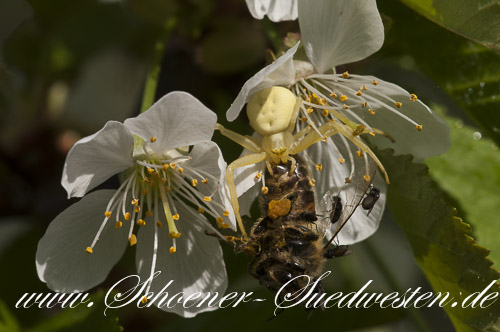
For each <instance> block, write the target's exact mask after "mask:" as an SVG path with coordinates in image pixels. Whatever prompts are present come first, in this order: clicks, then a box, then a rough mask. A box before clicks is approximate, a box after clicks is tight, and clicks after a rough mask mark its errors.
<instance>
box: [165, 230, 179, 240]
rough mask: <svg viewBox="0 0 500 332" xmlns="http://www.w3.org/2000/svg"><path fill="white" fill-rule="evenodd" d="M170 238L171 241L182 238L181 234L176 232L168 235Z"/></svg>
mask: <svg viewBox="0 0 500 332" xmlns="http://www.w3.org/2000/svg"><path fill="white" fill-rule="evenodd" d="M168 237H169V238H171V239H178V238H180V237H181V233H179V232H176V231H172V232H169V233H168Z"/></svg>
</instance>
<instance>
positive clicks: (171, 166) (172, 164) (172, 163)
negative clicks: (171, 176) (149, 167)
mask: <svg viewBox="0 0 500 332" xmlns="http://www.w3.org/2000/svg"><path fill="white" fill-rule="evenodd" d="M168 165H169V166H170V168H171V169H175V167H176V166H177V165H176V164H175V163H174V162H171V163H170V164H168Z"/></svg>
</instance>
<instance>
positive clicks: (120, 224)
mask: <svg viewBox="0 0 500 332" xmlns="http://www.w3.org/2000/svg"><path fill="white" fill-rule="evenodd" d="M122 226H123V223H122V222H121V221H120V220H118V221H117V222H115V228H116V229H118V228H120V227H122Z"/></svg>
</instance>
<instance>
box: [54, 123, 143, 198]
mask: <svg viewBox="0 0 500 332" xmlns="http://www.w3.org/2000/svg"><path fill="white" fill-rule="evenodd" d="M133 149H134V138H133V136H132V134H131V133H130V132H129V131H128V129H127V128H126V127H124V126H123V124H121V123H120V122H116V121H109V122H108V123H106V125H105V126H104V128H102V129H101V130H100V131H98V132H97V133H95V134H93V135H91V136H87V137H85V138H82V139H81V140H79V141H78V142H76V143H75V145H74V146H73V147H72V148H71V150H70V151H69V153H68V156H67V157H66V162H65V164H64V170H63V176H62V180H61V184H62V186H63V187H64V189H66V192H67V193H68V198H70V197H82V196H83V195H85V194H86V193H87V192H88V191H89V190H91V189H93V188H95V187H96V186H97V185H99V184H101V183H102V182H103V181H105V180H107V179H108V178H109V177H110V176H112V175H114V174H117V173H120V172H122V171H124V170H125V169H127V168H129V167H132V166H133V165H134V161H133V159H132V152H133Z"/></svg>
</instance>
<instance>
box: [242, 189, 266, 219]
mask: <svg viewBox="0 0 500 332" xmlns="http://www.w3.org/2000/svg"><path fill="white" fill-rule="evenodd" d="M260 188H261V186H260V185H255V186H253V187H250V189H248V190H247V191H245V193H243V194H242V195H241V196H239V197H238V202H239V203H240V215H242V216H251V214H250V211H251V209H252V205H253V203H254V202H255V200H256V199H257V197H259V194H260V190H261V189H260Z"/></svg>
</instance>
